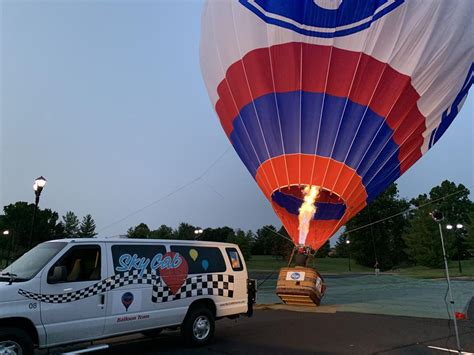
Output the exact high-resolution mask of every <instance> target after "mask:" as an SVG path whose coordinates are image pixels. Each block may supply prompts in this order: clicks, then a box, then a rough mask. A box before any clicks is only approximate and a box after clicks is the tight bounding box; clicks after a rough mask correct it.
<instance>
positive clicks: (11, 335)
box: [0, 327, 34, 355]
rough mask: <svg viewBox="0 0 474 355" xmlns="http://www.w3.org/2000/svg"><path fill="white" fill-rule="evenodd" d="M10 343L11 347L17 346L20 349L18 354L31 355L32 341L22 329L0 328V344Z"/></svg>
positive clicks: (32, 349)
mask: <svg viewBox="0 0 474 355" xmlns="http://www.w3.org/2000/svg"><path fill="white" fill-rule="evenodd" d="M8 341H11V342H12V345H13V344H15V343H16V344H17V345H18V347H19V348H20V350H21V352H20V353H19V354H22V355H30V354H33V351H34V346H33V340H32V339H31V336H30V335H29V334H28V333H27V332H26V331H24V330H23V329H19V328H7V327H5V328H0V344H1V343H2V342H8Z"/></svg>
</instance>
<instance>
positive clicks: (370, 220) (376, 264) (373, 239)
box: [367, 205, 379, 269]
mask: <svg viewBox="0 0 474 355" xmlns="http://www.w3.org/2000/svg"><path fill="white" fill-rule="evenodd" d="M367 210H368V211H369V222H370V223H372V214H371V213H370V205H368V206H367ZM370 234H371V235H372V246H373V248H374V259H375V265H374V268H375V269H377V268H378V267H379V266H378V265H379V260H378V258H377V248H376V247H375V238H374V229H373V224H371V225H370Z"/></svg>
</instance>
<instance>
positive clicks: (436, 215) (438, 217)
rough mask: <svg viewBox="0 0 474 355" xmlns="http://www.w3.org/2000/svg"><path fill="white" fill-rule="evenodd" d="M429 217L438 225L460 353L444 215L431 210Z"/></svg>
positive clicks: (459, 351) (459, 345) (459, 347)
mask: <svg viewBox="0 0 474 355" xmlns="http://www.w3.org/2000/svg"><path fill="white" fill-rule="evenodd" d="M431 217H432V218H433V219H434V221H435V222H436V223H438V227H439V236H440V238H441V247H442V248H443V258H444V269H445V271H446V281H447V282H448V291H449V299H450V303H451V307H452V312H453V320H454V331H455V333H456V344H457V346H458V353H459V354H461V342H460V341H459V332H458V322H457V319H456V308H455V307H454V299H453V293H452V291H451V280H450V279H449V268H448V258H447V257H446V249H445V247H444V238H443V228H442V227H441V222H442V221H443V219H444V216H443V213H442V212H440V211H433V212H431ZM451 228H452V226H451Z"/></svg>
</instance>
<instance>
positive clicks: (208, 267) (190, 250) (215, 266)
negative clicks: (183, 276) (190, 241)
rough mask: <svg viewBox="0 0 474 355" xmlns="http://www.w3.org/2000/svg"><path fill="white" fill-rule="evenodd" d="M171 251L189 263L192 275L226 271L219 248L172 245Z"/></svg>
mask: <svg viewBox="0 0 474 355" xmlns="http://www.w3.org/2000/svg"><path fill="white" fill-rule="evenodd" d="M171 251H174V252H176V253H179V254H180V255H181V256H182V257H183V258H184V259H185V260H186V261H187V263H188V267H189V271H188V274H190V275H191V274H206V273H211V272H224V271H226V266H225V261H224V257H223V256H222V253H221V251H220V249H219V248H214V247H197V246H185V245H172V246H171Z"/></svg>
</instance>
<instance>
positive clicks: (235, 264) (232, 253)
mask: <svg viewBox="0 0 474 355" xmlns="http://www.w3.org/2000/svg"><path fill="white" fill-rule="evenodd" d="M225 250H226V252H227V256H228V257H229V261H230V265H231V266H232V270H234V271H242V270H243V269H244V267H243V265H242V261H241V260H240V255H239V252H238V251H237V249H235V248H226V249H225Z"/></svg>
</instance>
